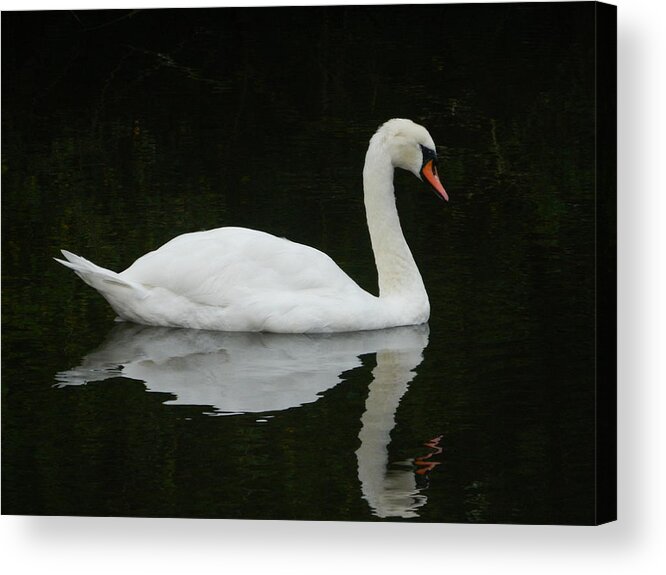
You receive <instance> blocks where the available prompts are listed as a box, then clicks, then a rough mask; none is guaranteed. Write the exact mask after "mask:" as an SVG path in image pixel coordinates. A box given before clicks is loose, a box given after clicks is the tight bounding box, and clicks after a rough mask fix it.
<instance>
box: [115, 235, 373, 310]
mask: <svg viewBox="0 0 666 575" xmlns="http://www.w3.org/2000/svg"><path fill="white" fill-rule="evenodd" d="M120 276H121V277H123V278H126V279H128V280H131V281H134V282H138V283H140V284H142V285H146V286H160V287H161V288H165V289H168V290H169V291H171V292H172V293H174V294H177V295H180V296H183V297H186V298H187V299H188V300H190V301H192V302H196V303H199V304H202V305H208V306H216V307H228V306H230V305H235V306H239V305H240V306H242V305H249V304H253V303H254V299H255V298H257V297H260V298H263V299H266V301H270V298H271V297H273V298H275V297H278V298H279V297H285V295H289V297H291V298H293V300H294V302H295V303H296V302H298V301H299V298H307V297H313V296H318V297H320V298H326V297H328V298H335V299H338V298H339V297H341V296H346V297H355V296H358V295H359V294H365V292H364V291H363V290H361V288H360V287H359V286H358V285H357V284H356V283H355V282H354V281H353V280H352V279H351V278H350V277H349V276H348V275H347V274H345V273H344V272H343V271H342V270H341V269H340V268H339V267H338V266H337V265H336V264H335V262H334V261H333V260H332V259H331V258H330V257H329V256H327V255H326V254H324V253H323V252H320V251H319V250H316V249H314V248H312V247H309V246H305V245H302V244H297V243H294V242H292V241H289V240H287V239H284V238H278V237H276V236H273V235H271V234H267V233H264V232H259V231H256V230H250V229H245V228H234V227H227V228H218V229H215V230H209V231H202V232H194V233H189V234H184V235H181V236H178V237H176V238H174V239H173V240H171V241H169V242H167V243H166V244H164V245H163V246H162V247H160V248H159V249H157V250H155V251H153V252H149V253H147V254H146V255H144V256H142V257H140V258H139V259H138V260H136V261H135V262H134V263H133V264H132V265H131V266H130V267H129V268H128V269H126V270H125V271H124V272H122V273H121V274H120ZM366 295H367V294H366Z"/></svg>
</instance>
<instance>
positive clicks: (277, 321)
mask: <svg viewBox="0 0 666 575" xmlns="http://www.w3.org/2000/svg"><path fill="white" fill-rule="evenodd" d="M436 161H437V158H436V154H435V144H434V142H433V140H432V138H431V137H430V134H428V131H427V130H426V129H425V128H423V127H422V126H419V125H418V124H415V123H414V122H412V121H410V120H405V119H393V120H389V121H388V122H386V123H385V124H384V125H382V126H381V127H380V128H379V130H377V132H376V133H375V135H374V136H373V137H372V138H371V139H370V145H369V146H368V151H367V154H366V156H365V166H364V168H363V188H364V200H365V209H366V216H367V221H368V228H369V231H370V239H371V241H372V249H373V252H374V256H375V263H376V265H377V272H378V276H379V297H376V296H374V295H372V294H369V293H368V292H366V291H364V290H363V289H361V288H360V287H359V286H358V285H357V284H356V282H354V281H353V280H352V279H351V278H350V277H349V276H348V275H347V274H346V273H345V272H343V271H342V270H341V269H340V268H339V267H338V266H337V265H336V264H335V263H334V262H333V260H332V259H331V258H330V257H328V256H327V255H326V254H324V253H322V252H320V251H318V250H316V249H314V248H311V247H308V246H305V245H302V244H296V243H293V242H290V241H289V240H286V239H283V238H278V237H275V236H272V235H270V234H267V233H264V232H259V231H255V230H250V229H244V228H234V227H225V228H218V229H215V230H209V231H204V232H195V233H190V234H183V235H181V236H178V237H176V238H174V239H172V240H171V241H169V242H167V243H166V244H164V245H163V246H162V247H161V248H159V249H157V250H155V251H153V252H149V253H147V254H146V255H144V256H142V257H140V258H139V259H138V260H136V261H135V262H134V263H133V264H132V265H131V266H130V267H129V268H127V269H126V270H125V271H123V272H121V273H115V272H112V271H110V270H107V269H104V268H101V267H99V266H97V265H95V264H93V263H92V262H89V261H88V260H85V259H84V258H81V257H79V256H77V255H74V254H72V253H70V252H67V251H65V250H62V253H63V255H64V256H65V258H66V260H67V261H63V260H56V261H58V262H60V263H62V264H63V265H65V266H67V267H69V268H72V269H73V270H74V271H75V272H76V273H77V274H78V275H79V276H80V277H81V278H82V279H83V280H84V281H85V282H86V283H87V284H89V285H91V286H92V287H94V288H95V289H96V290H98V291H99V292H100V293H101V294H102V295H103V296H104V298H106V300H107V301H108V302H109V304H110V305H111V307H112V308H113V309H114V311H115V312H116V313H117V314H118V316H119V317H120V318H121V319H123V320H128V321H132V322H136V323H140V324H147V325H157V326H173V327H189V328H196V329H209V330H222V331H269V332H284V333H306V332H344V331H359V330H369V329H381V328H386V327H394V326H401V325H415V324H420V323H424V322H426V321H427V320H428V317H429V315H430V304H429V302H428V295H427V294H426V291H425V287H424V285H423V280H422V279H421V274H420V273H419V270H418V268H417V267H416V263H415V262H414V258H413V257H412V254H411V252H410V250H409V247H408V246H407V242H406V241H405V238H404V236H403V233H402V230H401V228H400V220H399V218H398V212H397V210H396V205H395V195H394V191H393V170H394V168H395V167H398V168H403V169H405V170H409V171H410V172H412V173H413V174H415V175H416V176H417V177H418V178H419V179H421V178H423V179H425V180H426V181H427V182H428V183H429V184H430V186H431V187H432V188H433V189H434V190H435V192H436V193H437V194H438V195H439V196H440V197H442V198H444V199H446V200H448V196H447V194H446V191H445V190H444V187H443V186H442V184H441V182H440V181H439V178H438V175H437V168H436Z"/></svg>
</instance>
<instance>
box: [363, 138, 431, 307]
mask: <svg viewBox="0 0 666 575" xmlns="http://www.w3.org/2000/svg"><path fill="white" fill-rule="evenodd" d="M393 171H394V167H393V164H392V163H391V158H390V155H389V153H388V151H387V150H386V149H385V147H384V144H383V139H382V138H381V137H380V135H379V134H376V135H375V136H374V137H373V138H372V139H371V140H370V146H369V147H368V152H367V154H366V156H365V167H364V168H363V189H364V201H365V211H366V217H367V219H368V229H369V231H370V239H371V241H372V250H373V252H374V254H375V263H376V265H377V273H378V276H379V297H380V298H390V297H400V298H406V299H408V300H409V301H411V302H412V303H417V302H424V305H426V306H427V305H428V304H427V302H428V296H427V294H426V291H425V287H424V285H423V280H422V279H421V274H420V273H419V270H418V268H417V267H416V262H415V261H414V257H413V256H412V252H411V251H410V250H409V246H408V245H407V242H406V241H405V236H404V235H403V233H402V228H401V227H400V219H399V218H398V210H397V208H396V205H395V193H394V190H393Z"/></svg>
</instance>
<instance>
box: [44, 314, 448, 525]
mask: <svg viewBox="0 0 666 575" xmlns="http://www.w3.org/2000/svg"><path fill="white" fill-rule="evenodd" d="M427 344H428V327H427V325H421V326H406V327H398V328H392V329H385V330H378V331H365V332H353V333H344V334H316V335H305V334H303V335H301V334H299V335H291V334H271V333H229V332H213V331H201V330H189V329H181V328H162V327H147V326H139V325H134V324H121V325H118V326H116V327H115V328H114V329H113V330H112V331H111V333H110V334H109V336H108V338H107V340H106V341H105V342H104V343H103V344H102V346H101V347H99V348H98V349H96V350H95V351H93V352H91V353H90V354H88V355H87V356H86V357H85V358H84V359H83V361H82V363H81V365H80V366H78V367H75V368H73V369H71V370H67V371H62V372H60V373H58V374H57V375H56V380H57V382H58V383H57V385H58V386H65V385H82V384H86V383H90V382H97V381H103V380H106V379H111V378H115V377H126V378H130V379H135V380H141V381H143V382H144V383H145V386H146V389H147V390H148V391H151V392H161V393H168V394H171V396H172V397H173V398H172V399H170V400H169V401H167V402H166V403H169V404H176V405H199V406H210V407H211V408H212V411H209V412H208V413H209V414H211V415H233V414H242V413H271V412H277V411H281V410H285V409H289V408H292V407H299V406H302V405H304V404H307V403H312V402H314V401H317V400H318V399H319V398H320V396H321V395H323V393H324V392H325V391H326V390H328V389H331V388H333V387H334V386H336V385H337V384H338V383H340V382H341V381H342V378H341V374H342V373H344V372H346V371H349V370H351V369H354V368H356V367H359V366H361V360H360V356H362V355H365V354H370V353H374V354H376V357H377V364H376V366H375V368H374V370H373V371H372V381H371V382H370V385H369V392H368V397H367V400H366V403H365V411H364V413H363V415H362V416H361V430H360V432H359V439H360V447H359V448H358V450H357V451H356V456H357V460H358V478H359V481H360V483H361V489H362V493H363V497H364V499H365V500H366V501H367V502H368V504H369V505H370V507H371V509H372V512H373V513H374V514H375V515H376V516H378V517H404V518H409V517H417V516H418V514H417V512H416V509H418V508H419V507H421V506H422V505H424V504H425V502H426V497H425V495H424V494H423V489H424V488H423V487H418V486H417V481H416V479H417V476H419V475H424V474H425V472H426V471H427V470H428V469H430V468H432V467H433V466H434V465H436V464H437V463H436V462H426V461H425V459H426V458H427V457H429V456H430V455H431V454H428V455H426V456H424V457H422V458H420V459H418V458H417V459H409V460H407V461H402V462H397V463H393V464H391V463H390V462H389V457H388V445H389V443H390V441H391V439H390V433H391V430H392V429H393V427H394V426H395V413H396V410H397V408H398V405H399V403H400V400H401V399H402V397H403V395H404V394H405V392H406V391H407V388H408V386H409V383H410V382H411V381H412V380H413V379H414V376H415V371H414V370H415V369H416V368H417V367H418V366H419V365H420V363H421V361H422V359H423V350H424V349H425V347H426V346H427ZM433 441H434V443H432V442H431V443H430V444H427V445H428V446H429V447H430V448H432V449H435V450H436V449H437V440H433Z"/></svg>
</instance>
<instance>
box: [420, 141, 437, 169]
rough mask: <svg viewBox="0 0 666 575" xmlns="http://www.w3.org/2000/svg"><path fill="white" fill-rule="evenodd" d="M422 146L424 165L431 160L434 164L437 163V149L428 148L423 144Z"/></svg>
mask: <svg viewBox="0 0 666 575" xmlns="http://www.w3.org/2000/svg"><path fill="white" fill-rule="evenodd" d="M419 145H420V146H421V153H422V154H423V165H424V166H425V165H426V164H427V163H428V162H429V161H430V160H432V163H433V166H434V165H435V164H436V163H437V153H436V152H435V150H432V149H430V148H427V147H426V146H424V145H423V144H419Z"/></svg>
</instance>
